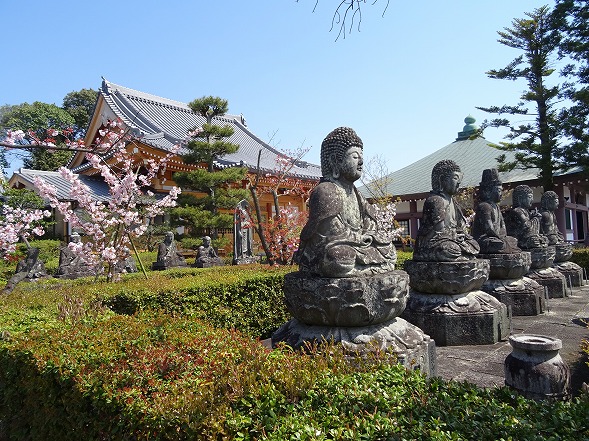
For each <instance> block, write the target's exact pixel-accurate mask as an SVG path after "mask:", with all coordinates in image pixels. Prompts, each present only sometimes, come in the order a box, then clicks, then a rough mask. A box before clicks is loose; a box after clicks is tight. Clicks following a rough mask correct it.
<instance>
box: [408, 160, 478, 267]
mask: <svg viewBox="0 0 589 441" xmlns="http://www.w3.org/2000/svg"><path fill="white" fill-rule="evenodd" d="M462 176H463V175H462V172H461V171H460V167H459V166H458V164H456V163H455V162H454V161H452V160H449V159H446V160H443V161H440V162H438V163H437V164H436V165H435V166H434V168H433V170H432V175H431V180H432V191H431V193H430V196H428V198H427V199H426V201H425V203H424V205H423V219H422V222H421V227H420V228H419V231H418V232H417V239H416V241H415V251H414V253H413V260H415V261H416V262H418V261H422V262H426V261H434V262H453V261H457V260H458V261H460V260H470V259H474V258H476V256H477V254H478V253H479V245H478V243H477V242H476V241H475V240H474V239H473V238H472V237H471V236H470V235H469V234H467V232H466V231H465V229H466V220H465V218H464V215H463V214H462V210H461V209H460V207H459V206H458V204H456V203H455V201H454V199H453V197H452V196H453V195H454V194H456V193H457V192H458V188H459V187H460V183H461V182H462Z"/></svg>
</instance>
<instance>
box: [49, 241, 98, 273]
mask: <svg viewBox="0 0 589 441" xmlns="http://www.w3.org/2000/svg"><path fill="white" fill-rule="evenodd" d="M81 241H82V239H81V237H80V235H79V234H78V233H72V235H71V236H70V243H69V244H68V245H66V246H64V247H61V249H60V251H59V267H58V268H57V274H56V276H57V277H63V278H70V279H75V278H78V277H85V276H89V275H95V272H96V271H95V270H94V268H92V267H91V266H90V265H89V264H88V263H87V262H86V261H84V260H83V259H82V258H81V257H80V256H78V255H77V254H76V253H75V252H74V251H73V249H72V248H73V247H77V246H79V245H80V244H81Z"/></svg>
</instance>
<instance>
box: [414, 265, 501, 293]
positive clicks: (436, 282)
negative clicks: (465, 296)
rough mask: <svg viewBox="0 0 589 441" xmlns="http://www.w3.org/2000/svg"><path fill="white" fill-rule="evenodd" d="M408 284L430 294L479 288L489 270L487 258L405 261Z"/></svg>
mask: <svg viewBox="0 0 589 441" xmlns="http://www.w3.org/2000/svg"><path fill="white" fill-rule="evenodd" d="M405 270H406V271H407V273H409V277H410V285H411V288H413V289H414V290H416V291H420V292H422V293H431V294H460V293H466V292H469V291H473V290H477V289H479V288H480V287H481V286H482V285H483V283H484V282H485V280H487V278H488V276H489V271H490V264H489V261H488V260H484V259H472V260H468V261H456V262H416V261H415V260H408V261H406V262H405Z"/></svg>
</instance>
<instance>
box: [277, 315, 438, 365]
mask: <svg viewBox="0 0 589 441" xmlns="http://www.w3.org/2000/svg"><path fill="white" fill-rule="evenodd" d="M323 341H327V342H333V343H339V344H341V345H342V346H343V347H344V348H345V350H346V351H348V352H349V353H350V355H360V356H362V355H366V354H367V353H370V352H375V351H378V352H380V353H382V352H383V351H388V352H390V353H391V354H394V355H395V356H396V357H397V362H398V363H401V364H402V365H403V366H405V367H406V368H408V369H420V370H421V371H422V372H423V373H425V374H426V375H427V376H435V375H436V367H435V366H436V363H435V343H434V342H433V340H432V339H431V338H430V337H429V336H428V335H426V334H424V333H423V331H422V330H421V329H419V328H418V327H416V326H414V325H412V324H411V323H408V322H407V321H405V320H403V319H401V318H398V317H397V318H394V319H392V320H389V321H387V322H384V323H380V324H377V325H371V326H364V327H361V326H357V327H341V326H338V327H330V326H312V325H307V324H305V323H301V322H300V321H298V320H297V319H293V320H291V321H289V322H287V323H285V324H284V325H282V326H281V327H280V328H279V329H278V330H277V331H276V332H275V333H274V334H273V335H272V346H273V347H276V346H277V345H278V344H279V343H281V342H283V343H286V344H287V345H289V346H290V347H292V348H296V349H300V348H303V349H304V348H305V346H306V345H308V344H309V343H321V342H323Z"/></svg>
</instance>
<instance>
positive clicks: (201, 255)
mask: <svg viewBox="0 0 589 441" xmlns="http://www.w3.org/2000/svg"><path fill="white" fill-rule="evenodd" d="M222 265H223V260H221V258H220V257H219V256H218V255H217V252H216V251H215V249H214V248H213V247H212V246H211V238H210V237H209V236H205V237H203V238H202V245H201V246H200V247H198V251H197V252H196V260H195V262H194V266H196V267H197V268H209V267H211V266H222Z"/></svg>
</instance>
